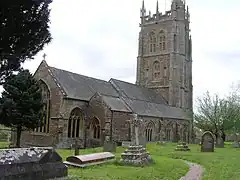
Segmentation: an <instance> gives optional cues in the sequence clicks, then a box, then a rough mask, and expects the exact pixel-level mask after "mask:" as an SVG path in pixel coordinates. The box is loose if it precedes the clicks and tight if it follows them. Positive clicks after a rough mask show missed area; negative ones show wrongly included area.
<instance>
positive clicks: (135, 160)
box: [120, 114, 153, 166]
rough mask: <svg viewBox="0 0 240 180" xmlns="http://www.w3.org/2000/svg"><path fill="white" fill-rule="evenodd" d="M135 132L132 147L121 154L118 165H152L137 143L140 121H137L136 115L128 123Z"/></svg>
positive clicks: (144, 150) (147, 155) (148, 156)
mask: <svg viewBox="0 0 240 180" xmlns="http://www.w3.org/2000/svg"><path fill="white" fill-rule="evenodd" d="M130 122H131V123H132V125H133V127H134V130H135V142H134V145H130V146H129V147H128V149H127V150H125V151H124V153H122V154H121V159H120V164H123V165H131V166H145V165H149V164H152V163H153V160H152V158H151V156H150V153H149V152H147V151H146V148H144V147H143V146H142V145H140V144H139V143H140V142H139V132H138V130H139V126H140V124H141V122H142V120H140V119H138V117H137V114H134V119H133V121H130Z"/></svg>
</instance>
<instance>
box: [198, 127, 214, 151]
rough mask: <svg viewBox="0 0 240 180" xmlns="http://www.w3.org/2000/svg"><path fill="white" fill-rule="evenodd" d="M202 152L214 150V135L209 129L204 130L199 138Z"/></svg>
mask: <svg viewBox="0 0 240 180" xmlns="http://www.w3.org/2000/svg"><path fill="white" fill-rule="evenodd" d="M201 151H202V152H214V136H213V134H212V133H211V132H210V131H206V132H204V133H203V135H202V139H201Z"/></svg>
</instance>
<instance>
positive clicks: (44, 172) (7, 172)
mask: <svg viewBox="0 0 240 180" xmlns="http://www.w3.org/2000/svg"><path fill="white" fill-rule="evenodd" d="M67 175H68V168H67V166H66V165H65V164H63V162H62V158H61V156H60V155H59V154H58V153H57V152H56V151H55V150H54V149H53V148H51V147H32V148H16V149H1V150H0V179H1V180H25V179H36V180H38V179H39V180H40V179H54V178H55V179H57V178H59V179H60V178H67Z"/></svg>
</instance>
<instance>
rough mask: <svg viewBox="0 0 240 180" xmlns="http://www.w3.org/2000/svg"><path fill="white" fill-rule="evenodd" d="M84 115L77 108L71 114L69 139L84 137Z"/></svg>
mask: <svg viewBox="0 0 240 180" xmlns="http://www.w3.org/2000/svg"><path fill="white" fill-rule="evenodd" d="M83 130H84V115H83V112H82V110H81V109H80V108H75V109H73V110H72V112H71V113H70V117H69V120H68V137H69V138H77V137H82V136H83Z"/></svg>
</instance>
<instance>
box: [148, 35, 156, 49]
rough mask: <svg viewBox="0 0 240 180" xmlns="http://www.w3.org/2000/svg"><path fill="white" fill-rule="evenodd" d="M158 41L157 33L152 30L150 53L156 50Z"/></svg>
mask: <svg viewBox="0 0 240 180" xmlns="http://www.w3.org/2000/svg"><path fill="white" fill-rule="evenodd" d="M156 43H157V38H156V36H155V33H154V32H152V33H151V34H150V42H149V51H150V53H152V52H156Z"/></svg>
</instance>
